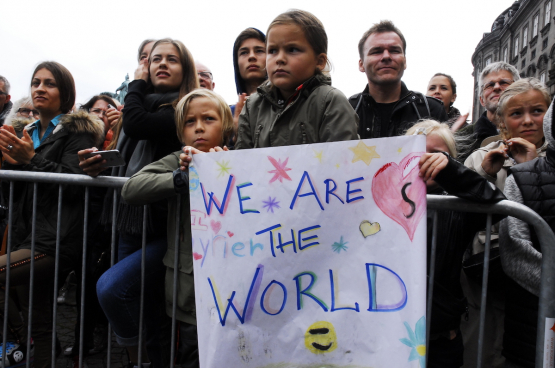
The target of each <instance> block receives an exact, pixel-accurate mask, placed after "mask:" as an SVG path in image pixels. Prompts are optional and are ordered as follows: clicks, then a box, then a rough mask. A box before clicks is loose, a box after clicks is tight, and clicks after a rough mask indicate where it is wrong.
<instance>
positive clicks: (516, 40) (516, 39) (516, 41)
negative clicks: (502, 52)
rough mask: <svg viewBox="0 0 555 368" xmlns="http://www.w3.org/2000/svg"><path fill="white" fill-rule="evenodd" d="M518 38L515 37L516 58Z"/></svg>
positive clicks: (516, 54)
mask: <svg viewBox="0 0 555 368" xmlns="http://www.w3.org/2000/svg"><path fill="white" fill-rule="evenodd" d="M518 51H519V50H518V36H516V37H515V56H518Z"/></svg>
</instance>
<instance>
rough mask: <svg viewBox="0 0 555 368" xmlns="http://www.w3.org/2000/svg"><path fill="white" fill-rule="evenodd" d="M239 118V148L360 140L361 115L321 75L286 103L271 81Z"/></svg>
mask: <svg viewBox="0 0 555 368" xmlns="http://www.w3.org/2000/svg"><path fill="white" fill-rule="evenodd" d="M257 92H258V93H255V94H253V95H252V96H250V97H249V99H248V100H247V102H246V104H245V106H244V107H243V111H241V115H240V116H239V133H238V138H237V143H236V145H235V149H245V148H261V147H278V146H289V145H296V144H309V143H320V142H334V141H346V140H352V139H358V135H357V124H358V116H357V114H356V113H355V111H354V110H353V108H352V107H351V105H350V104H349V101H348V100H347V98H346V97H345V95H344V94H343V93H341V91H339V90H338V89H335V88H333V87H332V86H331V79H330V78H329V77H326V76H325V75H322V74H318V75H315V76H314V77H312V78H310V79H309V80H308V81H306V82H305V83H303V85H302V88H301V89H300V90H299V91H298V96H297V97H296V99H295V100H294V101H293V102H291V103H289V104H288V105H286V101H284V100H283V98H282V97H281V96H280V95H279V94H278V91H277V90H276V88H272V85H271V83H270V82H269V81H267V82H265V83H264V84H262V85H261V86H260V87H258V90H257Z"/></svg>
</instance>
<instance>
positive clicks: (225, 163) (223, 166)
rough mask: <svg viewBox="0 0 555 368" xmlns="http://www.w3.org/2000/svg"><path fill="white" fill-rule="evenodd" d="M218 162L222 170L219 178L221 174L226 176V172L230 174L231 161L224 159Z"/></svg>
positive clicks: (219, 169)
mask: <svg viewBox="0 0 555 368" xmlns="http://www.w3.org/2000/svg"><path fill="white" fill-rule="evenodd" d="M216 163H217V164H218V166H219V167H218V171H219V172H220V175H218V178H219V177H220V176H224V175H225V174H229V170H231V167H230V166H228V165H229V161H224V160H222V162H218V161H216Z"/></svg>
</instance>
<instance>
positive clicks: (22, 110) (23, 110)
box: [17, 107, 39, 118]
mask: <svg viewBox="0 0 555 368" xmlns="http://www.w3.org/2000/svg"><path fill="white" fill-rule="evenodd" d="M17 113H18V114H21V115H23V116H25V117H27V118H28V117H29V115H30V114H31V113H32V114H33V116H39V112H38V111H37V110H35V109H26V108H24V107H20V108H19V109H18V110H17Z"/></svg>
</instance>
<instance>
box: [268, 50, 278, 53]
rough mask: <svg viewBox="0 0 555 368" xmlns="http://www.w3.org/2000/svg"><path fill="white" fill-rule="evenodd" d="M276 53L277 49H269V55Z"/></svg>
mask: <svg viewBox="0 0 555 368" xmlns="http://www.w3.org/2000/svg"><path fill="white" fill-rule="evenodd" d="M275 53H276V49H268V54H275Z"/></svg>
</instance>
